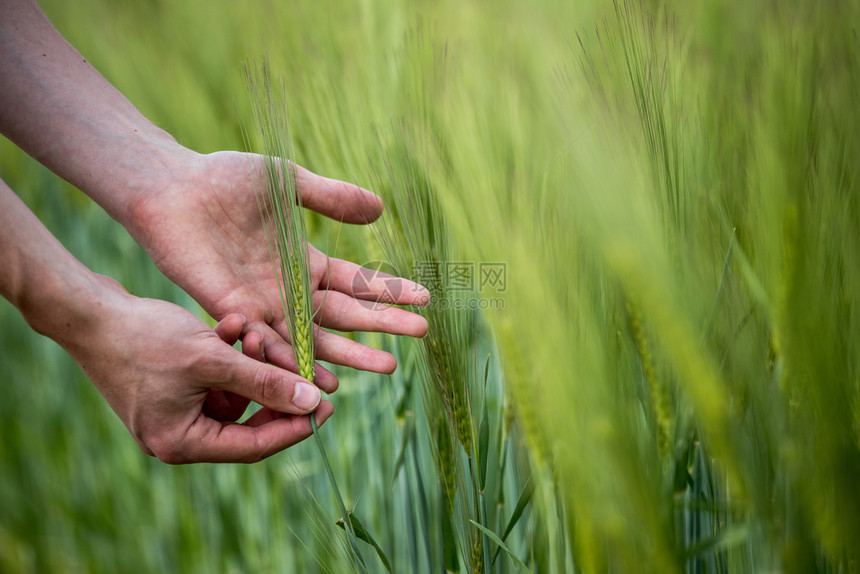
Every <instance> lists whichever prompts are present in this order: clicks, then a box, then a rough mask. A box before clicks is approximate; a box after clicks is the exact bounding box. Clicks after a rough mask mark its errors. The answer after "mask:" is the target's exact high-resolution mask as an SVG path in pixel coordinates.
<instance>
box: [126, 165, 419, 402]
mask: <svg viewBox="0 0 860 574" xmlns="http://www.w3.org/2000/svg"><path fill="white" fill-rule="evenodd" d="M255 159H256V160H257V161H259V159H258V156H253V155H250V154H242V153H238V152H219V153H216V154H211V155H207V156H197V157H196V158H195V159H194V160H193V162H192V163H193V165H189V166H188V173H189V174H191V175H190V176H187V177H184V178H181V179H182V180H183V181H185V182H186V183H185V184H182V185H177V186H175V187H174V188H172V189H165V190H162V191H160V192H158V193H156V194H153V195H151V196H149V197H147V198H146V199H145V200H143V201H141V202H140V203H139V204H138V205H137V206H136V216H135V220H136V222H137V225H136V226H135V230H137V231H138V232H137V233H135V235H136V238H137V239H138V241H139V242H140V243H141V245H143V246H144V247H145V248H146V249H147V251H148V252H149V253H150V255H151V256H152V258H153V261H154V262H155V263H156V265H157V266H158V267H159V268H160V269H161V270H162V271H163V272H164V273H165V275H167V276H168V277H169V278H170V279H171V280H173V281H174V282H176V283H177V284H178V285H179V286H180V287H182V288H183V289H184V290H185V291H186V292H188V293H189V295H191V296H192V297H193V298H194V299H195V300H196V301H197V302H198V303H199V304H200V305H201V306H202V307H203V308H204V309H205V310H206V311H207V312H208V313H209V314H210V315H212V316H213V317H214V318H215V319H219V320H220V319H222V318H223V317H224V316H226V315H227V314H228V313H232V312H236V313H241V314H243V315H244V316H245V318H246V320H247V321H246V325H245V330H244V344H245V345H246V346H249V347H250V348H249V353H250V354H251V355H256V356H260V357H261V358H265V359H266V360H268V361H269V362H272V363H274V364H276V365H278V366H281V367H284V368H288V369H291V370H294V369H295V363H294V360H293V357H292V351H291V349H290V347H289V346H288V345H287V343H286V341H288V339H289V336H288V330H287V326H286V323H285V319H284V310H283V307H282V304H281V300H280V295H279V289H278V278H277V276H276V275H275V272H274V268H273V265H272V259H271V256H270V254H269V249H268V246H267V242H266V233H265V230H264V228H263V225H262V222H261V219H260V216H259V208H258V204H257V200H256V198H255V189H254V188H255V183H254V180H253V174H254V172H255V167H254V160H255ZM296 179H297V184H298V186H299V189H300V192H301V193H302V198H303V203H304V205H305V207H307V208H310V209H314V210H316V211H318V212H320V213H322V214H324V215H328V216H329V217H332V218H333V219H336V220H340V221H345V222H350V223H364V222H369V221H372V220H374V219H376V218H377V217H378V216H379V214H380V213H381V211H382V204H381V201H380V200H379V198H377V197H376V196H375V195H373V194H371V193H370V192H367V191H364V190H362V189H360V188H358V187H357V186H353V185H349V184H346V183H343V182H338V181H334V180H328V179H325V178H322V177H319V176H316V175H314V174H312V173H310V172H308V171H306V170H304V169H302V168H300V167H297V170H296ZM309 255H310V270H311V289H312V291H313V293H314V303H315V305H316V306H317V307H319V306H321V305H322V307H321V308H320V312H319V313H318V314H317V317H316V319H317V321H318V322H319V323H320V324H321V325H322V326H324V327H329V328H333V329H338V330H365V331H381V332H387V333H391V334H398V335H411V336H423V335H424V333H426V330H427V324H426V321H425V320H424V319H423V318H421V317H419V316H418V315H416V314H413V313H409V312H407V311H405V310H402V309H398V308H396V307H387V308H381V307H380V306H371V305H367V304H362V302H361V301H360V300H359V299H358V298H357V297H362V298H364V297H370V298H373V297H374V296H377V297H379V296H382V295H383V294H384V293H385V288H386V285H385V284H384V281H383V279H382V278H377V279H376V280H374V281H371V283H370V290H369V291H370V292H369V293H358V294H356V293H355V292H354V290H353V278H354V277H355V274H356V273H357V272H358V271H359V269H360V267H359V266H358V265H355V264H354V263H349V262H347V261H342V260H339V259H334V258H330V257H328V256H326V255H325V254H323V253H322V252H320V251H319V250H317V249H315V248H313V247H312V246H309ZM403 281H404V283H406V284H408V286H409V288H403V289H400V297H399V299H398V300H397V301H395V302H396V303H398V304H412V303H417V302H420V301H422V300H426V294H427V293H426V291H425V290H423V289H421V288H420V287H417V286H416V285H415V284H413V283H411V282H408V281H406V280H403ZM252 333H256V334H257V335H253V334H252ZM249 334H252V336H251V337H250V338H249V337H248V335H249ZM316 349H317V356H318V358H320V359H323V360H327V361H330V362H333V363H337V364H342V365H347V366H350V367H354V368H358V369H363V370H369V371H374V372H391V371H393V370H394V368H395V366H396V362H395V360H394V358H393V357H392V356H391V355H390V354H388V353H385V352H384V351H380V350H377V349H373V348H370V347H367V346H365V345H362V344H360V343H357V342H355V341H352V340H350V339H347V338H345V337H342V336H340V335H336V334H334V333H330V332H328V331H325V330H323V329H318V330H317V340H316ZM316 382H317V384H318V385H319V386H320V387H321V388H323V389H324V390H327V391H330V390H334V388H336V386H337V381H336V379H335V378H334V376H333V375H332V374H331V373H329V372H328V371H326V370H325V369H323V368H322V367H319V366H318V367H317V381H316Z"/></svg>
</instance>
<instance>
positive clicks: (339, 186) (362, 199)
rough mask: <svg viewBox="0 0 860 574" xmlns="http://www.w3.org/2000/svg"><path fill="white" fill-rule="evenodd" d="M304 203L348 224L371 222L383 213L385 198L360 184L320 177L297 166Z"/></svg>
mask: <svg viewBox="0 0 860 574" xmlns="http://www.w3.org/2000/svg"><path fill="white" fill-rule="evenodd" d="M294 167H295V170H296V171H295V174H296V185H297V186H298V189H299V192H300V193H301V198H302V204H303V205H304V206H305V207H307V208H309V209H313V210H314V211H316V212H318V213H321V214H323V215H325V216H327V217H330V218H332V219H335V220H337V221H343V222H344V223H371V222H373V221H375V220H376V219H377V218H379V216H380V215H381V214H382V199H380V197H379V196H378V195H376V194H374V193H371V192H369V191H367V190H366V189H362V188H360V187H358V186H357V185H354V184H351V183H346V182H343V181H338V180H336V179H329V178H327V177H320V176H318V175H317V174H315V173H312V172H310V171H308V170H306V169H305V168H303V167H301V166H299V165H296V166H294Z"/></svg>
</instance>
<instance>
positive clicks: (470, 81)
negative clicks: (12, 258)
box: [0, 0, 860, 572]
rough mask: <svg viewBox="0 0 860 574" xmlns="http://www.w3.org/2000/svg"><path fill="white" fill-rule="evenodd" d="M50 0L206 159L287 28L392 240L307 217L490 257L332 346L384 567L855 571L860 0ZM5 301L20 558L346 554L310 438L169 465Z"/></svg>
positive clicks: (72, 235) (31, 196)
mask: <svg viewBox="0 0 860 574" xmlns="http://www.w3.org/2000/svg"><path fill="white" fill-rule="evenodd" d="M43 4H44V7H45V10H46V12H47V13H48V15H49V17H50V18H51V19H52V21H53V22H54V23H55V25H56V26H57V27H58V28H59V30H60V31H61V32H62V33H63V34H64V35H66V37H67V38H68V39H69V40H70V41H71V42H72V43H73V44H74V45H75V46H77V47H78V48H79V49H80V50H81V52H82V53H83V54H84V55H85V56H86V57H87V58H88V59H89V60H90V61H91V62H92V63H93V64H94V65H95V66H96V67H97V68H98V69H99V70H101V71H102V72H103V74H104V75H105V76H106V77H107V78H108V79H109V80H110V81H111V82H113V83H114V84H115V85H116V86H117V87H118V88H119V89H120V90H122V91H123V92H124V93H125V94H126V95H127V96H128V97H129V98H130V99H131V100H132V102H134V103H135V104H136V105H137V106H139V107H140V109H141V110H142V111H143V112H144V113H145V114H146V115H147V116H148V117H150V118H151V119H153V121H155V122H156V123H157V124H158V125H160V126H162V127H164V128H165V129H167V130H168V131H170V132H171V133H173V134H174V135H175V136H176V137H177V139H179V141H180V142H182V143H184V144H186V145H188V146H190V147H193V148H195V149H198V150H200V151H203V152H210V151H215V150H218V149H229V148H234V149H236V148H241V147H242V138H241V132H240V128H239V121H238V116H239V114H238V113H237V110H236V105H237V104H236V103H235V102H236V100H237V97H238V96H239V95H240V94H241V93H242V91H243V89H244V88H243V84H242V77H241V66H242V63H243V62H245V61H247V60H256V59H259V58H260V57H262V56H263V55H266V56H267V57H268V60H269V63H270V66H271V67H272V69H273V70H277V73H278V75H279V76H280V77H282V78H283V79H284V81H285V83H286V88H287V91H288V99H289V105H290V112H291V113H290V118H291V124H292V129H293V132H294V133H293V135H294V139H295V146H296V152H297V158H296V159H297V161H298V162H299V163H301V164H302V165H305V166H306V167H308V168H309V169H311V170H314V171H316V172H318V173H322V174H324V175H327V176H330V177H336V178H341V179H346V180H350V181H355V182H356V183H359V184H361V185H363V186H365V187H368V188H371V189H376V190H378V191H379V192H380V193H382V194H383V195H384V197H385V198H386V202H387V205H388V212H387V215H386V220H385V222H384V223H381V224H380V227H378V230H377V232H376V233H371V232H370V231H368V230H364V229H360V228H355V227H345V228H344V229H343V230H339V229H338V225H337V224H328V223H326V222H325V220H324V219H323V218H321V217H316V216H314V217H311V218H309V225H310V230H311V233H312V236H313V238H314V242H315V244H316V245H317V246H318V247H320V248H322V249H324V250H328V251H330V252H332V254H333V255H336V256H338V257H345V258H350V259H354V260H359V261H370V260H379V259H381V258H383V257H384V258H385V259H386V260H388V261H389V262H390V263H391V264H393V265H394V266H395V267H398V270H399V271H400V272H402V273H405V274H408V275H414V276H416V278H417V279H418V280H419V281H425V282H426V281H427V276H426V275H422V273H426V271H427V266H426V265H424V264H426V263H427V259H430V260H432V259H433V258H434V257H436V258H437V259H439V263H441V264H443V266H444V264H445V263H473V264H474V273H475V274H476V275H475V276H474V279H475V280H476V285H475V290H474V292H472V291H468V290H467V291H463V292H459V294H458V295H456V297H453V296H452V299H451V300H452V301H453V299H454V298H459V300H460V301H461V303H463V304H465V305H466V306H468V304H469V302H470V301H471V302H473V303H472V305H473V306H478V307H481V306H484V307H489V308H486V309H483V310H481V311H480V312H472V311H469V312H467V313H466V312H460V311H456V312H455V311H452V309H453V308H454V307H455V305H454V304H453V303H450V304H449V305H448V309H447V311H445V310H442V309H441V308H440V307H439V306H437V307H435V308H431V309H430V310H429V311H427V312H426V313H427V316H428V320H429V321H430V323H431V329H432V328H434V326H435V327H436V331H435V332H434V333H433V334H432V335H431V336H430V337H428V339H426V340H424V341H418V342H413V341H406V340H403V341H400V340H397V341H395V340H392V339H389V338H382V337H377V336H372V335H367V336H364V338H365V339H366V340H367V341H368V342H370V343H376V344H382V345H386V346H387V347H388V348H390V349H392V350H393V351H394V352H396V353H397V355H398V358H399V360H400V367H399V370H398V372H397V373H396V374H395V375H393V376H392V377H390V378H388V377H382V376H378V375H370V374H365V373H352V372H345V371H339V374H340V375H341V378H342V384H341V390H339V391H338V392H337V394H336V395H334V396H333V397H332V400H333V401H334V402H335V404H336V406H337V408H338V412H337V414H336V416H335V417H334V418H332V420H331V421H330V422H329V423H328V424H327V425H326V426H325V427H324V428H323V429H322V434H323V435H324V438H325V439H326V441H327V449H328V452H329V453H330V456H331V457H332V467H333V468H334V469H336V470H335V472H336V473H337V474H338V477H337V478H338V482H339V483H340V486H341V490H342V491H343V492H344V494H345V496H346V497H347V499H348V500H347V501H346V503H347V506H348V507H350V508H354V509H355V513H356V516H358V517H360V519H361V521H362V523H363V525H364V526H365V527H366V528H367V530H368V531H369V532H372V533H373V536H374V538H375V539H376V541H377V542H378V543H379V546H380V547H381V548H382V549H383V550H384V552H385V553H386V554H387V556H388V558H389V559H390V561H391V563H392V569H393V571H395V572H430V571H433V572H438V571H440V569H441V567H442V566H443V565H444V566H445V567H447V568H449V569H452V568H455V567H459V568H460V571H464V572H465V571H473V570H478V571H487V572H491V571H498V572H515V571H517V568H518V566H517V561H521V562H522V563H524V564H525V565H526V567H527V568H528V569H531V570H536V571H539V572H563V571H579V570H582V571H586V572H604V571H612V572H644V571H655V572H682V571H690V572H753V571H785V572H812V571H824V572H853V571H856V569H857V568H858V567H860V566H858V565H860V555H858V544H857V540H860V493H858V489H857V488H856V484H857V481H858V478H857V477H858V476H860V319H858V310H860V301H858V299H860V181H858V165H860V162H858V158H860V106H858V105H857V94H858V93H860V45H858V37H857V30H856V25H857V24H856V23H857V22H860V14H858V12H860V6H858V5H857V3H851V2H844V3H837V2H813V1H806V2H795V3H764V2H762V3H757V2H750V3H738V2H729V1H728V0H708V1H705V2H697V3H686V2H671V1H669V2H666V3H660V2H651V1H643V2H641V3H640V2H630V3H626V2H619V4H617V5H613V4H611V3H605V2H555V1H550V0H546V1H541V2H538V1H533V2H515V1H502V2H492V3H481V2H472V1H469V2H454V1H453V0H452V1H448V2H437V3H429V2H407V1H405V0H403V1H400V0H387V1H380V2H345V1H343V2H290V3H277V2H262V1H260V2H257V1H254V2H224V1H221V0H206V1H203V0H188V1H183V2H158V1H154V2H115V1H108V0H88V1H86V2H73V3H72V2H62V1H55V0H51V1H48V0H45V2H44V3H43ZM789 4H790V5H789ZM96 23H98V25H96ZM0 176H2V177H3V178H4V179H5V180H6V181H7V183H9V184H10V185H11V186H12V188H13V189H15V190H16V191H17V192H18V193H19V194H20V195H21V196H22V197H23V198H24V199H25V201H27V203H28V204H29V205H30V206H31V208H32V209H33V210H34V211H35V212H36V213H37V214H38V215H39V216H40V218H42V220H43V221H45V223H46V224H47V225H48V227H49V228H50V229H51V230H52V231H53V232H54V233H55V234H57V236H58V237H60V238H61V240H62V241H63V242H64V243H65V244H66V245H67V246H68V247H69V248H70V250H72V251H73V252H74V253H75V254H76V255H77V256H78V257H79V258H80V259H81V260H82V261H84V262H85V263H86V264H87V265H89V266H90V267H92V268H93V269H96V270H98V271H100V272H103V273H106V274H108V275H111V276H113V277H115V278H117V279H119V280H120V281H121V282H123V284H124V285H126V286H127V287H128V288H129V289H130V290H131V291H132V292H134V293H136V294H139V295H145V296H150V297H162V298H166V299H170V300H173V301H177V302H179V303H181V304H184V305H186V306H189V307H190V308H192V309H194V308H195V307H194V304H193V302H192V301H190V300H189V299H188V298H187V296H185V295H184V294H182V293H181V292H180V291H179V290H178V289H177V288H175V287H173V286H172V285H171V284H170V283H169V282H168V281H167V280H166V279H164V278H163V277H161V276H160V275H159V273H158V271H157V270H156V269H155V268H154V266H153V265H152V264H151V262H149V261H148V259H147V258H146V255H145V254H144V253H143V252H142V251H141V250H140V249H139V248H138V247H137V246H136V245H135V244H134V243H133V242H132V241H131V239H129V238H128V236H127V235H126V234H125V232H124V231H123V230H122V229H121V228H120V227H119V226H118V225H117V224H116V223H115V222H113V221H112V220H110V219H109V218H108V217H107V216H106V215H104V214H103V213H101V212H100V211H99V210H98V208H97V207H94V206H93V205H91V204H90V203H89V202H88V201H87V200H86V199H85V198H84V197H83V196H81V195H80V194H79V193H78V192H76V191H74V190H71V189H69V188H68V187H67V186H65V185H64V184H61V183H59V182H58V181H57V180H56V178H55V177H53V176H52V175H51V174H49V173H47V172H46V171H45V170H44V169H41V168H40V167H38V166H37V165H36V164H35V163H34V162H33V161H32V160H29V159H27V158H26V157H25V156H24V155H23V154H22V153H21V152H19V151H17V150H15V148H14V146H12V145H11V144H9V143H8V142H6V141H2V142H0ZM398 198H400V203H398ZM422 198H423V199H422ZM253 200H254V199H253V198H249V201H253ZM421 201H424V202H425V203H424V204H421V203H420V202H421ZM410 202H412V203H410ZM415 202H419V203H415ZM380 238H382V239H383V241H381V242H378V241H377V240H378V239H380ZM386 238H387V239H386ZM407 239H408V240H407ZM418 240H420V241H418ZM422 242H425V243H426V245H422ZM446 258H451V261H445V259H446ZM497 263H501V264H504V270H505V276H504V278H505V279H506V282H505V284H504V285H503V286H502V285H500V284H499V283H493V282H488V284H487V285H483V287H484V289H483V290H480V287H482V286H481V285H480V278H481V277H480V275H479V270H480V268H481V265H482V264H487V265H488V264H497ZM442 287H444V285H443V286H442ZM449 287H450V285H449ZM437 294H438V295H440V296H442V298H443V299H444V296H445V295H446V292H445V291H444V289H443V290H442V291H437ZM437 301H438V300H437ZM490 303H493V304H492V305H490ZM0 318H2V329H0V353H2V361H0V377H2V380H3V381H4V397H3V400H0V436H2V440H0V571H3V572H6V571H9V572H69V571H73V572H74V571H104V572H122V571H135V572H165V571H168V572H169V571H182V572H204V571H205V572H210V571H215V572H291V571H302V572H312V571H317V570H318V571H333V572H340V571H342V570H343V569H344V568H345V567H347V563H345V562H343V561H342V559H340V558H338V557H339V556H343V555H344V554H345V553H343V552H333V551H332V550H331V546H332V545H333V544H337V545H339V546H340V547H341V548H342V546H343V544H344V543H345V537H344V536H343V531H342V530H340V529H338V528H337V527H336V526H334V518H332V519H331V520H328V519H321V518H320V516H324V515H325V514H328V515H330V516H331V517H334V516H336V511H335V509H334V503H333V500H332V499H331V494H330V492H329V490H328V485H327V482H326V477H325V476H324V470H323V467H322V465H321V463H320V461H319V460H318V459H317V457H316V452H315V451H314V446H313V445H312V444H310V442H306V444H302V445H299V446H298V447H295V448H293V449H291V450H290V451H288V452H287V453H284V454H281V455H278V456H276V457H274V458H273V459H271V460H268V461H266V462H264V463H261V464H258V465H254V466H251V467H238V466H224V467H215V466H210V465H201V466H196V467H190V468H172V467H167V466H164V465H161V464H160V463H158V462H156V461H154V460H150V459H148V458H146V457H145V456H144V455H143V454H142V453H140V452H139V451H138V449H137V447H136V446H135V444H134V441H133V440H131V438H130V437H128V436H127V433H126V431H125V429H124V428H123V426H122V425H121V424H120V423H119V421H118V420H117V419H116V417H115V416H114V415H113V414H112V413H111V412H110V411H109V409H108V408H107V406H106V405H105V404H104V402H103V401H102V400H101V399H100V398H99V396H98V394H97V392H96V391H95V390H94V389H93V388H92V386H91V385H90V384H89V383H88V382H87V381H86V379H85V378H84V377H83V375H82V374H81V373H80V371H79V370H78V369H77V368H76V367H75V365H74V363H73V362H72V361H71V359H69V358H68V357H67V356H66V355H64V354H63V352H62V351H61V350H60V349H59V348H58V347H57V346H56V345H54V344H52V343H51V342H50V341H46V340H44V339H42V338H40V337H38V336H37V335H35V334H33V333H32V332H30V331H29V330H28V329H27V327H26V325H25V324H24V322H23V321H22V320H21V319H20V317H18V316H17V314H16V312H15V311H14V309H12V308H10V306H9V305H8V304H6V303H5V302H3V303H2V305H0ZM452 342H456V344H452ZM434 344H435V345H436V351H437V354H436V355H435V356H434V349H433V345H434ZM487 357H489V361H488V359H487ZM434 361H435V362H434ZM434 365H435V366H434ZM485 381H486V383H485ZM446 384H450V385H454V386H451V387H450V388H449V390H448V391H445V392H449V393H456V392H458V391H462V392H463V394H462V395H459V396H456V397H455V396H454V395H450V394H449V396H447V397H446V396H445V392H442V393H439V392H438V391H439V389H440V385H441V388H442V390H444V389H445V388H446V387H445V385H446ZM457 385H459V386H457ZM434 392H435V393H436V394H434ZM457 416H460V417H464V416H465V418H461V419H460V420H459V421H458V420H457ZM449 420H450V421H452V422H449ZM482 421H486V424H482ZM446 470H447V471H450V472H451V474H450V476H447V477H446V476H445V471H446ZM532 492H533V494H530V495H529V493H532ZM523 493H525V495H523ZM519 500H522V501H523V504H522V505H518V504H517V503H518V501H519ZM523 509H524V510H523ZM517 511H520V512H521V515H520V517H519V518H518V519H517V518H516V517H517ZM512 516H513V517H514V519H513V520H511V517H512ZM470 520H474V521H475V522H476V523H478V524H481V525H482V526H483V528H486V529H487V530H488V531H490V532H492V533H495V536H496V537H498V538H499V539H501V538H502V537H504V538H505V541H504V542H505V545H506V547H507V548H508V550H509V551H510V552H511V553H512V554H513V555H514V556H515V558H514V557H511V556H509V555H508V553H507V551H505V550H502V551H501V552H499V553H498V554H497V542H496V541H495V540H493V538H492V537H491V536H490V535H488V534H486V532H485V531H483V530H481V529H479V528H477V527H473V525H472V523H471V522H470ZM509 523H511V524H512V525H513V526H512V528H511V530H510V533H506V530H507V526H508V524H509ZM452 552H453V555H452ZM364 555H365V560H366V561H367V562H368V564H373V565H375V566H379V564H380V563H379V562H374V561H375V560H376V557H375V556H374V551H373V550H372V549H371V548H370V547H369V546H365V547H364ZM339 560H341V561H340V562H338V561H339ZM379 567H380V568H381V566H379Z"/></svg>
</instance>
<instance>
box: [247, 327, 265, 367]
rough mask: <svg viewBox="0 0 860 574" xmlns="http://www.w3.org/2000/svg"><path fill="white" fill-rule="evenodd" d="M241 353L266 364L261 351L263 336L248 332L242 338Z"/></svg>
mask: <svg viewBox="0 0 860 574" xmlns="http://www.w3.org/2000/svg"><path fill="white" fill-rule="evenodd" d="M242 353H244V355H245V356H246V357H250V358H252V359H254V360H255V361H260V362H261V363H265V362H266V352H265V350H264V349H263V335H262V334H261V333H260V332H259V331H249V332H248V333H247V334H246V335H245V336H244V337H243V338H242Z"/></svg>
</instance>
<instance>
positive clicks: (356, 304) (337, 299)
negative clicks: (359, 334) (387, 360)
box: [314, 291, 427, 337]
mask: <svg viewBox="0 0 860 574" xmlns="http://www.w3.org/2000/svg"><path fill="white" fill-rule="evenodd" d="M314 306H315V307H316V308H318V309H319V312H318V313H317V317H316V321H317V322H318V323H319V324H320V325H322V326H323V327H328V328H331V329H337V330H338V331H373V332H377V333H390V334H391V335H407V336H410V337H423V336H424V335H426V334H427V320H426V319H425V318H424V317H422V316H420V315H418V314H416V313H410V312H409V311H405V310H403V309H399V308H397V307H392V306H390V305H383V304H382V303H374V302H372V301H360V300H358V299H354V298H352V297H350V296H349V295H344V294H343V293H341V292H339V291H328V292H323V291H318V292H317V293H316V294H315V295H314Z"/></svg>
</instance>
